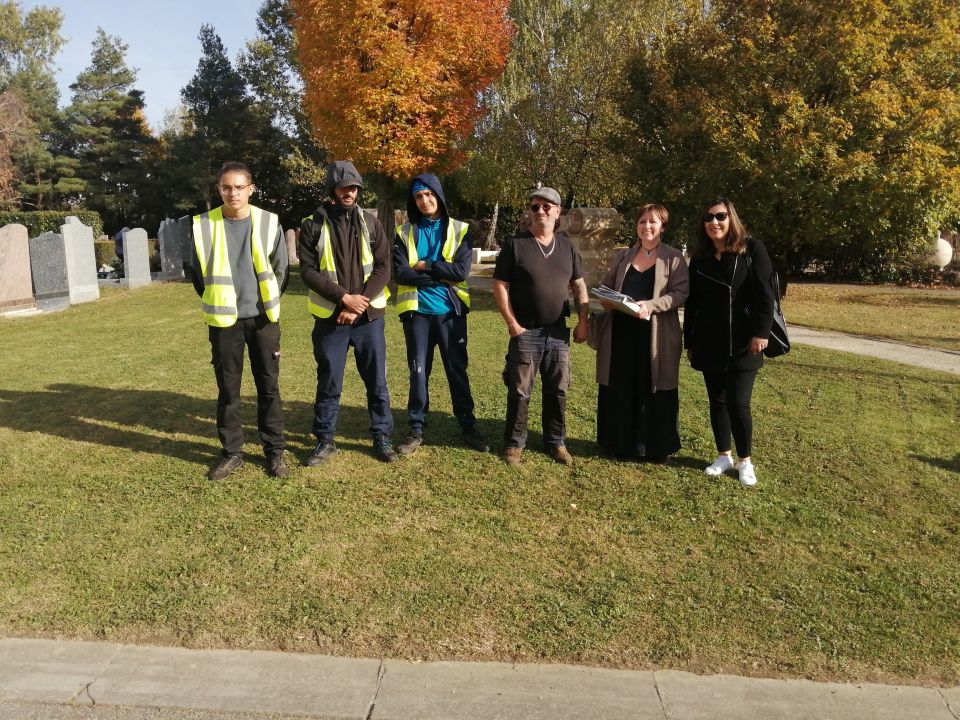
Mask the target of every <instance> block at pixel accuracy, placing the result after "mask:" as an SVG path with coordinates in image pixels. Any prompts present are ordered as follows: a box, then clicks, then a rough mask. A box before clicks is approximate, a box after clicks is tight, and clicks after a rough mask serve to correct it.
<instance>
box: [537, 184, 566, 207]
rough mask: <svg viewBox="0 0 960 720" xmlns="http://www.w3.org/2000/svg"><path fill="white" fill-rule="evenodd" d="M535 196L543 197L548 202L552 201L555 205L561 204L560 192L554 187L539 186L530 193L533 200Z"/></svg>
mask: <svg viewBox="0 0 960 720" xmlns="http://www.w3.org/2000/svg"><path fill="white" fill-rule="evenodd" d="M535 197H538V198H543V199H544V200H546V201H547V202H551V203H553V204H554V205H559V204H560V193H558V192H557V191H556V190H554V189H553V188H548V187H542V188H537V189H536V190H534V191H533V192H532V193H530V199H531V200H533V199H534V198H535Z"/></svg>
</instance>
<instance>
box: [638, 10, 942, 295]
mask: <svg viewBox="0 0 960 720" xmlns="http://www.w3.org/2000/svg"><path fill="white" fill-rule="evenodd" d="M958 36H960V6H958V5H957V3H956V2H952V1H948V0H851V2H848V3H828V2H809V1H808V0H784V1H782V2H777V3H771V2H765V1H762V0H736V1H734V0H716V1H715V2H712V3H710V4H709V7H708V8H707V9H706V10H704V9H703V8H702V7H699V5H698V6H696V7H694V8H692V9H690V10H689V11H688V12H687V13H686V14H685V16H684V17H683V19H682V20H681V21H679V22H675V23H673V24H672V25H671V27H670V29H669V32H666V33H664V34H663V35H662V36H661V37H659V38H657V39H656V40H655V41H653V42H651V43H649V44H647V45H644V46H641V47H640V49H639V50H638V52H637V53H636V56H635V58H634V61H633V64H632V68H631V72H630V76H629V83H628V85H627V91H626V93H624V97H623V107H624V111H625V114H626V115H627V116H628V117H629V119H630V125H629V129H628V131H627V132H625V133H623V134H622V135H621V137H620V139H619V144H620V146H621V147H623V148H625V149H626V150H627V152H628V154H629V156H630V158H631V161H632V164H631V168H630V172H631V177H632V180H633V182H632V186H633V187H634V188H636V189H637V192H638V194H643V195H644V196H646V197H653V198H657V199H659V200H661V201H664V202H666V203H667V204H669V205H670V207H671V209H672V210H676V211H678V212H677V213H676V214H678V215H679V216H680V217H681V218H686V219H687V220H690V221H694V220H695V214H696V213H697V212H699V210H700V206H701V203H703V202H705V201H706V200H708V199H709V198H710V197H712V196H714V195H716V194H718V193H719V194H725V195H728V196H730V197H731V198H732V199H733V200H734V201H735V202H736V203H737V205H738V208H739V209H740V210H741V214H742V215H743V216H744V218H745V219H746V220H747V221H748V222H749V224H751V225H752V226H753V227H754V228H755V230H756V231H757V232H758V233H759V234H760V235H762V236H764V237H766V238H767V239H768V243H769V244H770V246H771V248H772V250H773V252H774V255H775V256H776V257H778V258H779V262H780V264H781V266H782V267H785V268H787V269H790V270H798V269H800V268H802V267H804V266H806V265H807V264H808V263H810V262H817V263H820V264H822V265H823V266H824V267H826V268H827V269H828V270H830V271H831V272H833V273H835V274H837V275H841V276H847V277H862V278H880V277H882V276H883V273H884V272H886V271H887V270H888V269H889V268H890V267H891V266H892V265H895V264H897V263H901V262H910V261H913V260H915V259H916V258H918V257H919V256H920V255H921V254H922V253H923V252H924V251H925V250H926V249H927V248H928V247H929V245H930V243H931V240H932V238H933V237H935V235H936V232H937V230H938V229H939V228H940V227H941V226H942V225H943V223H944V222H945V221H947V220H948V219H951V218H956V217H957V216H958V215H960V55H958V53H957V52H956V39H957V37H958ZM672 224H673V223H672Z"/></svg>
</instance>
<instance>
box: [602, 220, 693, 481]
mask: <svg viewBox="0 0 960 720" xmlns="http://www.w3.org/2000/svg"><path fill="white" fill-rule="evenodd" d="M668 217H669V216H668V213H667V210H666V208H664V207H663V206H662V205H655V204H648V205H644V206H643V207H642V208H640V212H639V214H638V217H637V238H638V241H639V242H637V243H636V244H634V245H632V246H631V247H629V248H627V249H626V250H621V251H619V252H618V253H617V254H616V256H615V257H614V259H613V263H612V264H611V266H610V270H609V271H608V273H607V275H606V277H605V278H604V280H603V284H604V285H606V286H607V287H610V288H613V289H615V290H618V291H619V292H621V293H623V294H624V295H627V296H629V297H631V298H632V299H633V300H634V301H636V303H637V305H638V306H639V310H637V311H636V312H635V313H633V314H628V313H626V312H624V311H623V310H622V309H614V306H613V305H612V304H610V303H608V302H606V301H604V303H603V305H604V309H605V312H603V313H601V314H600V315H596V316H594V318H593V320H592V324H593V330H594V332H593V333H592V335H593V338H592V339H593V345H594V347H595V348H596V350H597V382H598V383H599V384H600V388H599V398H598V402H597V442H598V443H599V444H600V447H601V448H603V449H604V450H605V451H606V452H609V453H611V454H613V455H616V456H618V457H626V458H637V459H641V458H642V459H646V460H648V461H650V462H659V463H662V462H667V461H669V459H670V456H671V455H673V454H674V453H675V452H677V451H678V450H679V449H680V430H679V425H678V421H677V415H678V413H679V410H680V396H679V393H678V391H677V385H678V381H679V376H680V354H681V350H682V339H683V333H682V332H681V330H680V319H679V317H678V315H677V308H679V307H680V306H681V305H683V303H684V301H685V300H686V299H687V293H688V292H689V288H690V278H689V274H688V272H687V263H686V260H684V257H683V255H682V254H681V253H680V252H679V251H678V250H674V249H673V248H672V247H670V246H668V245H664V244H663V231H664V229H665V227H666V224H667V219H668Z"/></svg>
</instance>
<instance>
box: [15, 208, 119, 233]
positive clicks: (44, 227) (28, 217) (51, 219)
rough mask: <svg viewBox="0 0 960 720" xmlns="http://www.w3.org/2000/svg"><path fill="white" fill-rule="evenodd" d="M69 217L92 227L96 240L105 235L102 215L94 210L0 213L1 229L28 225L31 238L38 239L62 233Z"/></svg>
mask: <svg viewBox="0 0 960 720" xmlns="http://www.w3.org/2000/svg"><path fill="white" fill-rule="evenodd" d="M68 215H73V216H74V217H76V218H79V220H80V222H82V223H83V224H84V225H89V226H90V227H92V228H93V237H94V239H97V238H98V237H100V236H101V235H103V220H102V219H101V218H100V213H98V212H95V211H93V210H69V211H61V210H35V211H33V212H0V227H3V226H4V225H13V224H14V223H16V224H19V225H26V226H27V233H28V234H29V235H30V237H37V236H38V235H43V233H45V232H55V233H58V232H60V226H61V225H65V224H66V221H67V216H68Z"/></svg>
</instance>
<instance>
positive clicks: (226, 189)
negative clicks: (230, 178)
mask: <svg viewBox="0 0 960 720" xmlns="http://www.w3.org/2000/svg"><path fill="white" fill-rule="evenodd" d="M251 185H253V183H247V184H246V185H221V186H220V192H222V193H223V194H224V195H229V194H230V191H231V190H233V191H234V192H238V193H241V192H243V191H244V190H246V189H247V188H248V187H250V186H251Z"/></svg>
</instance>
